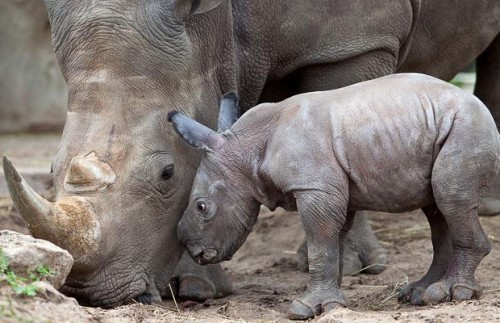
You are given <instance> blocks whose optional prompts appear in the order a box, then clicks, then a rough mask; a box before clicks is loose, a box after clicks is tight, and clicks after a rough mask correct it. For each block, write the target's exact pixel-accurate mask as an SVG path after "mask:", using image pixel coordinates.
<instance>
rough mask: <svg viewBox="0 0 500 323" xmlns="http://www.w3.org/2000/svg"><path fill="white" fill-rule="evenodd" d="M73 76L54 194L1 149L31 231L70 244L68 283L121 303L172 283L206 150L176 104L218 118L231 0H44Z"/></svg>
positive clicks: (229, 57)
mask: <svg viewBox="0 0 500 323" xmlns="http://www.w3.org/2000/svg"><path fill="white" fill-rule="evenodd" d="M45 5H46V7H47V9H48V13H49V19H50V23H51V28H52V38H53V46H54V50H55V52H56V56H57V59H58V62H59V65H60V67H61V70H62V72H63V76H64V78H65V81H66V83H67V85H68V90H69V91H68V111H67V116H66V123H65V127H64V131H63V135H62V139H61V142H60V144H59V148H58V153H57V155H56V156H55V159H54V161H53V178H54V186H55V190H56V199H55V202H54V203H49V202H48V201H46V200H44V199H43V198H41V197H40V196H39V195H38V194H36V193H35V192H34V191H33V190H32V189H31V188H30V187H29V186H28V185H27V183H26V182H25V181H24V180H23V179H22V178H21V177H20V176H19V174H18V173H17V172H16V170H15V169H14V167H13V165H12V164H11V163H10V162H9V161H8V160H7V159H5V160H4V167H5V173H6V177H7V179H8V182H9V186H10V191H11V194H12V197H13V199H14V202H15V204H16V207H17V209H18V210H19V212H20V213H21V215H22V216H23V217H24V218H25V219H26V221H27V222H28V223H29V227H30V229H31V232H32V233H33V235H34V236H35V237H41V238H44V239H47V240H50V241H52V242H54V243H56V244H57V245H59V246H61V247H63V248H65V249H67V250H69V251H70V252H71V253H72V255H73V256H74V258H75V264H74V267H73V269H72V271H71V273H70V275H69V276H68V278H67V281H66V284H65V285H64V286H63V288H62V289H63V291H64V292H65V293H66V294H69V295H70V296H73V297H76V298H77V299H78V300H79V302H80V303H82V304H86V305H93V306H103V307H114V306H117V305H120V304H123V303H124V302H126V301H128V300H130V299H133V298H136V297H138V296H141V295H143V294H145V293H149V294H150V295H152V296H153V297H155V298H156V299H158V298H159V297H160V295H161V294H164V293H165V294H166V293H169V289H168V288H167V284H168V282H169V279H170V276H171V275H172V273H173V271H174V268H175V266H176V264H177V262H178V260H179V257H180V256H181V254H182V252H183V248H182V246H181V245H180V244H179V243H178V241H177V235H176V228H177V223H178V221H179V219H180V217H181V215H182V213H183V211H184V209H185V207H186V206H187V201H188V195H189V191H190V188H191V184H192V180H193V178H194V174H195V172H196V168H197V167H198V163H199V159H200V156H201V155H200V154H199V153H197V152H195V151H193V150H192V149H190V148H189V146H188V145H186V144H185V143H184V142H183V141H182V139H180V138H178V136H176V135H175V133H174V131H173V130H172V129H171V127H169V125H168V121H167V114H168V111H171V110H172V109H179V110H182V111H183V112H184V113H186V114H187V115H190V116H191V117H193V118H195V119H197V120H202V121H203V122H205V123H210V124H215V123H216V116H217V113H216V111H217V106H218V100H219V98H220V95H221V94H222V93H224V92H227V91H229V90H234V89H235V88H236V85H235V84H236V81H235V78H236V77H235V73H234V61H235V60H234V57H233V55H234V53H233V40H232V38H231V35H232V33H231V32H230V30H232V26H231V25H232V14H231V5H230V3H229V2H228V1H227V0H226V1H225V0H200V1H195V0H167V1H164V0H132V1H129V0H127V1H125V0H107V1H91V0H83V1H71V0H46V1H45Z"/></svg>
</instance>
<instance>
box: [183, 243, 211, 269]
mask: <svg viewBox="0 0 500 323" xmlns="http://www.w3.org/2000/svg"><path fill="white" fill-rule="evenodd" d="M186 247H187V250H188V252H189V254H190V255H191V257H192V258H193V259H194V260H195V261H196V262H197V263H199V264H200V265H205V264H210V263H214V262H215V260H216V258H217V255H218V252H217V250H215V249H213V248H208V249H205V248H203V247H202V246H200V245H198V244H194V243H192V242H191V241H188V243H187V245H186Z"/></svg>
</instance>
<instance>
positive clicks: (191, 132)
mask: <svg viewBox="0 0 500 323" xmlns="http://www.w3.org/2000/svg"><path fill="white" fill-rule="evenodd" d="M168 121H170V122H172V123H173V125H174V129H175V131H176V132H177V133H178V134H179V135H180V136H181V137H182V138H183V139H184V140H186V142H187V143H188V144H190V145H191V146H193V147H195V148H198V149H203V150H205V151H210V152H212V151H214V150H216V149H217V148H219V147H221V146H222V145H224V143H225V142H226V139H225V138H224V137H223V136H222V135H220V134H218V133H217V132H215V131H213V130H212V129H210V128H208V127H205V126H204V125H202V124H201V123H199V122H197V121H195V120H193V119H191V118H188V117H187V116H185V115H183V114H181V113H179V112H177V111H172V112H170V113H169V114H168Z"/></svg>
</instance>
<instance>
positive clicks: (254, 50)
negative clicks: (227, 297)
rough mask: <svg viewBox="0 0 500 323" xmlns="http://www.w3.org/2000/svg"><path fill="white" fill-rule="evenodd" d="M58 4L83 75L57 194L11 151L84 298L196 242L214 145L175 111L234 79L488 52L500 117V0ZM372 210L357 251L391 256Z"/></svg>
mask: <svg viewBox="0 0 500 323" xmlns="http://www.w3.org/2000/svg"><path fill="white" fill-rule="evenodd" d="M46 6H47V8H48V12H49V17H50V22H51V26H52V35H53V45H54V49H55V52H56V54H57V57H58V60H59V64H60V67H61V69H62V72H63V75H64V77H65V79H66V82H67V84H68V87H69V106H68V113H67V119H66V125H65V128H64V133H63V136H62V139H61V144H60V148H59V152H58V153H57V156H56V157H55V159H54V164H53V172H54V184H55V188H56V192H57V197H56V202H55V203H54V204H51V203H48V202H46V201H44V200H43V199H41V198H40V197H39V196H38V195H36V194H35V193H34V192H33V191H32V190H30V188H29V187H27V186H26V183H25V182H24V181H23V180H22V179H21V178H20V177H19V176H18V175H17V173H16V172H15V170H14V169H13V168H12V166H11V164H10V163H9V162H8V161H5V162H4V164H5V170H6V173H7V177H8V178H9V184H10V187H11V192H12V195H13V198H14V200H15V202H16V205H17V208H18V209H19V211H20V212H21V213H22V214H23V215H24V217H25V218H26V219H27V220H28V222H29V223H30V226H31V230H32V232H33V233H34V235H35V236H39V237H42V238H46V239H49V240H51V241H53V242H55V243H56V244H58V245H60V246H62V247H65V248H67V249H68V250H69V251H70V252H71V253H72V254H73V256H75V258H76V261H75V265H74V268H73V270H72V272H71V274H70V276H69V278H68V280H67V282H66V285H65V287H64V290H65V291H66V292H67V293H68V294H70V295H73V296H76V297H77V298H79V300H80V301H82V302H83V303H85V304H93V305H101V306H108V307H110V306H116V305H119V304H122V303H123V302H125V301H127V300H129V299H131V298H136V297H139V299H141V300H143V301H144V300H146V301H147V300H148V298H150V296H152V297H153V298H156V299H157V298H158V297H159V296H160V294H164V293H166V285H167V283H168V281H169V278H170V277H171V276H172V274H173V272H174V268H175V266H176V264H177V263H178V260H179V258H180V256H181V254H182V249H181V247H180V245H179V244H178V242H177V239H176V231H175V230H176V224H177V222H178V221H179V218H180V216H181V215H182V212H183V209H184V208H185V207H186V204H187V201H188V195H189V191H190V187H191V183H192V179H193V176H194V174H195V170H196V167H197V166H198V162H199V157H200V156H199V155H197V154H194V153H193V152H192V150H191V149H189V147H187V145H185V144H184V143H183V142H182V139H179V138H178V137H177V136H176V135H175V134H174V133H173V132H172V128H171V127H170V126H169V125H168V122H167V112H168V111H171V110H173V109H177V110H181V111H183V112H184V113H185V114H187V115H189V116H190V117H192V118H194V119H196V120H198V121H200V122H202V123H204V124H207V125H212V126H213V125H215V121H216V117H217V111H218V99H219V98H220V97H221V94H222V93H225V92H228V91H238V93H239V94H240V97H241V106H242V108H243V109H244V110H245V109H248V108H250V107H252V106H253V105H254V104H255V103H256V102H258V101H259V100H278V99H282V98H284V97H287V96H289V95H292V94H294V93H298V92H305V91H313V90H325V89H333V88H339V87H342V86H345V85H348V84H352V83H356V82H359V81H363V80H367V79H371V78H376V77H379V76H383V75H386V74H390V73H394V72H397V71H414V72H423V73H427V74H431V75H434V76H437V77H440V78H443V79H449V78H451V77H452V76H453V75H454V74H455V73H457V72H458V71H460V70H461V69H462V68H464V67H465V66H467V65H468V64H469V63H470V62H471V61H473V60H474V59H475V58H477V57H478V56H479V60H478V85H479V87H478V91H477V94H478V95H479V96H480V97H481V98H482V99H483V100H484V102H485V103H486V104H487V105H489V106H490V108H492V109H493V114H494V115H496V117H497V120H500V119H499V118H498V117H500V116H499V115H498V114H499V113H500V101H499V95H500V80H499V75H500V37H499V36H498V35H499V31H500V3H499V1H498V0H484V1H467V0H463V1H460V0H455V1H450V0H443V1H437V0H434V1H431V0H406V1H405V0H397V1H396V0H394V1H386V0H374V1H365V0H329V1H326V0H317V1H301V0H275V1H265V0H254V1H240V0H233V1H231V0H192V1H191V0H127V1H125V0H105V1H90V0H81V1H70V0H46ZM481 53H482V54H481ZM360 219H361V220H359V222H358V223H357V224H356V226H355V228H354V232H353V233H352V234H353V237H351V241H352V242H354V244H353V248H354V249H356V248H357V249H358V250H357V251H358V252H357V253H356V257H357V258H358V259H355V258H356V257H351V258H352V259H354V260H357V263H358V264H359V266H361V265H366V264H369V263H372V262H375V261H379V260H380V259H383V258H384V256H385V254H384V252H383V251H382V250H381V249H380V248H379V247H378V244H377V242H376V240H375V239H374V237H373V234H372V233H371V232H370V231H367V225H366V221H365V220H364V218H360ZM356 227H357V228H356ZM360 235H361V236H360ZM356 236H357V237H358V239H356ZM363 236H366V237H365V240H363V241H364V242H363V241H362V239H361V238H363ZM353 248H351V249H353ZM181 264H182V266H181V268H180V270H179V272H180V273H181V275H180V287H179V288H180V291H179V293H180V294H182V296H184V297H193V298H206V297H213V296H221V295H224V294H226V293H227V292H228V291H229V284H228V282H227V280H226V279H225V277H224V275H223V272H222V271H221V270H220V268H219V267H208V268H203V269H200V268H196V267H195V266H194V265H193V263H190V262H189V260H186V261H181Z"/></svg>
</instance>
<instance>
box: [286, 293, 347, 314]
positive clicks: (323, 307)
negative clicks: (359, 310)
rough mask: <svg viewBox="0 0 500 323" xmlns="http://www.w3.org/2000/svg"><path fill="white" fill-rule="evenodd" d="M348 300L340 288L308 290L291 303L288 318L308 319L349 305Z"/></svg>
mask: <svg viewBox="0 0 500 323" xmlns="http://www.w3.org/2000/svg"><path fill="white" fill-rule="evenodd" d="M346 304H347V300H346V298H345V297H344V295H343V294H342V292H341V291H340V290H339V289H332V290H331V291H321V292H307V293H306V294H304V295H303V296H302V297H299V298H297V299H295V300H294V301H293V302H292V304H291V305H290V308H289V311H288V318H289V319H291V320H307V319H310V318H313V317H315V316H317V315H320V314H321V313H326V312H328V311H331V310H333V309H335V308H340V307H347V305H346Z"/></svg>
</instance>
